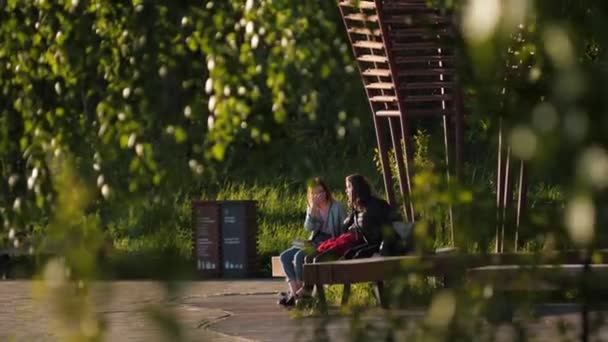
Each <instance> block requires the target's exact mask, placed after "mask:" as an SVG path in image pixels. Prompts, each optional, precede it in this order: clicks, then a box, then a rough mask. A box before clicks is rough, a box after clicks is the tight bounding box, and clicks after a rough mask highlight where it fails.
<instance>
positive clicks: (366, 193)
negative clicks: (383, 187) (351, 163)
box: [346, 173, 372, 210]
mask: <svg viewBox="0 0 608 342" xmlns="http://www.w3.org/2000/svg"><path fill="white" fill-rule="evenodd" d="M346 181H347V182H349V183H350V185H351V187H352V203H349V204H350V205H351V206H353V207H355V208H357V209H359V210H361V209H363V208H365V207H366V206H367V203H368V202H369V200H370V199H371V198H372V187H371V186H370V185H369V182H368V181H367V179H365V177H363V176H362V175H360V174H357V173H355V174H352V175H350V176H347V177H346Z"/></svg>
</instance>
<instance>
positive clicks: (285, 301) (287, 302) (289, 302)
mask: <svg viewBox="0 0 608 342" xmlns="http://www.w3.org/2000/svg"><path fill="white" fill-rule="evenodd" d="M277 304H279V305H283V306H294V305H296V297H294V296H289V297H283V298H281V299H279V301H278V302H277Z"/></svg>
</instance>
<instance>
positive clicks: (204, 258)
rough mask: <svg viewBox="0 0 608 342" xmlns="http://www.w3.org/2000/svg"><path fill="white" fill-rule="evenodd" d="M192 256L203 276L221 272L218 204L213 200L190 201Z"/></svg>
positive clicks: (214, 275)
mask: <svg viewBox="0 0 608 342" xmlns="http://www.w3.org/2000/svg"><path fill="white" fill-rule="evenodd" d="M192 222H193V225H194V232H193V234H194V239H193V240H194V257H195V260H196V269H197V270H198V271H199V272H200V274H201V275H202V276H203V277H204V278H217V277H219V276H220V274H221V262H222V260H221V254H220V247H221V241H220V205H219V203H217V202H214V201H192Z"/></svg>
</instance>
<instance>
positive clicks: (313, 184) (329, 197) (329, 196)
mask: <svg viewBox="0 0 608 342" xmlns="http://www.w3.org/2000/svg"><path fill="white" fill-rule="evenodd" d="M318 186H320V187H321V188H322V189H323V191H324V192H325V200H326V201H327V202H328V203H330V202H333V200H334V195H332V193H331V191H330V190H329V186H327V183H325V181H324V180H323V179H322V178H321V177H315V178H313V179H311V180H310V181H309V182H308V191H307V199H308V204H309V205H310V204H311V202H312V190H313V189H314V188H316V187H318Z"/></svg>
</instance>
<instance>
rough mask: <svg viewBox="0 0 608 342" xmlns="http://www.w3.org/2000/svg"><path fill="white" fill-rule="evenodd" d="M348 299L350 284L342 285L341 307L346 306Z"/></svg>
mask: <svg viewBox="0 0 608 342" xmlns="http://www.w3.org/2000/svg"><path fill="white" fill-rule="evenodd" d="M349 297H350V284H344V290H342V305H346V304H348V298H349Z"/></svg>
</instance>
